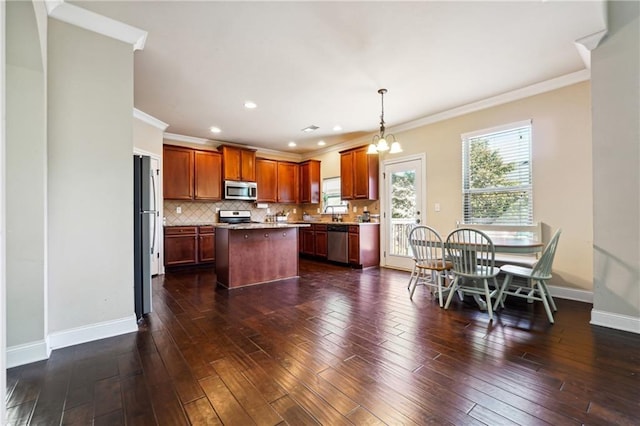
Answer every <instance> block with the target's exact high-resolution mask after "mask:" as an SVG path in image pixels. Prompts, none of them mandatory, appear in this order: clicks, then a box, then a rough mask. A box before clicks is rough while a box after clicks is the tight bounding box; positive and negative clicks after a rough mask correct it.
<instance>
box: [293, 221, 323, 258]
mask: <svg viewBox="0 0 640 426" xmlns="http://www.w3.org/2000/svg"><path fill="white" fill-rule="evenodd" d="M299 235H300V254H304V255H307V256H316V257H319V258H321V259H326V258H327V225H321V224H312V225H311V226H310V227H308V228H300V230H299Z"/></svg>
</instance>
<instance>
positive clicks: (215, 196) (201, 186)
mask: <svg viewBox="0 0 640 426" xmlns="http://www.w3.org/2000/svg"><path fill="white" fill-rule="evenodd" d="M194 155H195V159H194V164H195V167H194V175H195V181H194V199H196V200H209V201H218V200H222V173H221V169H222V156H221V155H220V154H218V153H217V152H210V151H194Z"/></svg>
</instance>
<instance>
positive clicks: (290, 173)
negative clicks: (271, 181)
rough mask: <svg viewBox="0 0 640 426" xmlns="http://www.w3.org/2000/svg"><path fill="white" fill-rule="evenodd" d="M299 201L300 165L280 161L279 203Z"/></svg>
mask: <svg viewBox="0 0 640 426" xmlns="http://www.w3.org/2000/svg"><path fill="white" fill-rule="evenodd" d="M297 202H298V165H297V164H296V163H289V162H285V161H278V203H297Z"/></svg>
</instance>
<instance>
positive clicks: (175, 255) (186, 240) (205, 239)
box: [164, 225, 216, 267]
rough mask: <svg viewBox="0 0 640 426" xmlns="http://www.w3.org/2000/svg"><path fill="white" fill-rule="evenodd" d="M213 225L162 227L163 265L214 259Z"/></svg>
mask: <svg viewBox="0 0 640 426" xmlns="http://www.w3.org/2000/svg"><path fill="white" fill-rule="evenodd" d="M215 253H216V250H215V227H213V226H209V225H206V226H167V227H165V228H164V266H166V267H172V266H191V265H197V264H200V263H210V262H213V261H214V260H215Z"/></svg>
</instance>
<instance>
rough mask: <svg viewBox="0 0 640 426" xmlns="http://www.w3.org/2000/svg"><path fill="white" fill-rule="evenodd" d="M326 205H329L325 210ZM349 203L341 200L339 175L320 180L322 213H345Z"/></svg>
mask: <svg viewBox="0 0 640 426" xmlns="http://www.w3.org/2000/svg"><path fill="white" fill-rule="evenodd" d="M327 207H331V210H330V211H327ZM348 209H349V204H348V203H347V202H346V201H344V200H342V195H341V193H340V176H335V177H330V178H324V179H323V180H322V213H328V214H346V213H348Z"/></svg>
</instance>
